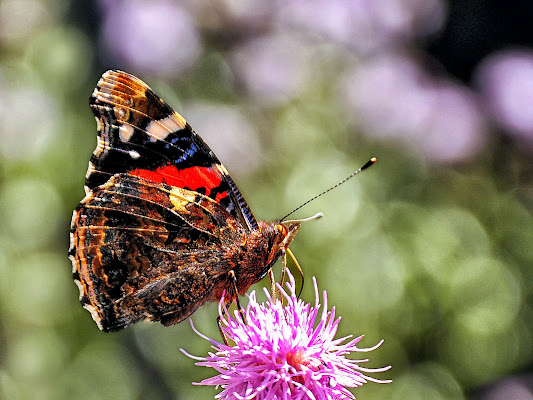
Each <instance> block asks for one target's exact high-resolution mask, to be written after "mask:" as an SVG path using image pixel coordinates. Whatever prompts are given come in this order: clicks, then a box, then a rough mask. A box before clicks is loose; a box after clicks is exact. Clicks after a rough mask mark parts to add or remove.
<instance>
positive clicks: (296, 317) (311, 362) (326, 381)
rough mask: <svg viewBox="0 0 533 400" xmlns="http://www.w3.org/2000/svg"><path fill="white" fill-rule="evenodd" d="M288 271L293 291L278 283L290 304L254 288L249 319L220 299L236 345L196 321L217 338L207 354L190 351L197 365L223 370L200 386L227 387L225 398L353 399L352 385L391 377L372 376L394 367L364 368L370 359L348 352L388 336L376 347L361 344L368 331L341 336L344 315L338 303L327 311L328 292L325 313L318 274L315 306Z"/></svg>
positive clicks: (247, 313) (226, 326)
mask: <svg viewBox="0 0 533 400" xmlns="http://www.w3.org/2000/svg"><path fill="white" fill-rule="evenodd" d="M288 275H289V282H288V283H287V288H288V293H287V292H286V291H284V290H283V289H282V287H281V286H280V285H278V289H279V291H280V293H281V295H282V297H283V298H284V299H285V301H286V305H283V304H282V301H281V300H277V301H276V300H273V299H272V298H271V297H270V296H269V294H268V292H267V291H266V290H265V292H266V293H267V297H268V301H267V302H266V303H261V304H260V303H258V302H257V300H256V294H255V291H252V293H250V295H249V302H248V306H247V307H246V310H245V312H244V314H245V319H246V323H245V322H243V320H242V318H241V316H240V314H239V312H238V311H235V314H234V316H233V317H231V316H227V315H229V314H228V313H227V312H226V311H227V310H226V309H225V305H224V300H223V299H222V300H221V301H220V308H219V313H220V317H221V322H222V330H223V332H224V335H225V336H226V338H227V339H228V340H229V341H230V342H233V343H234V345H233V346H228V345H225V344H223V343H219V342H217V341H215V340H213V339H210V338H207V337H205V336H204V335H202V334H201V333H199V332H198V331H196V329H195V328H194V326H193V329H195V332H196V333H197V334H198V335H200V336H201V337H203V338H205V339H206V340H208V341H209V342H211V344H212V345H213V346H212V347H213V349H214V350H215V352H214V353H210V354H209V356H208V357H205V358H200V357H193V356H190V355H189V354H187V353H185V354H187V355H188V356H189V357H192V358H194V359H196V360H199V362H198V363H196V365H199V366H205V367H211V368H214V369H215V370H217V371H218V372H219V373H220V374H219V375H217V376H214V377H212V378H208V379H205V380H203V381H202V382H200V383H197V385H215V386H217V387H218V386H221V387H222V388H223V389H224V390H223V391H222V392H221V393H219V394H218V395H217V396H215V398H217V399H223V400H229V399H257V400H261V399H265V400H266V399H272V400H275V399H325V400H329V399H353V398H355V397H354V395H353V394H352V393H351V392H350V391H349V390H348V389H347V387H357V386H361V385H363V384H364V383H366V382H367V381H373V382H378V383H388V382H390V381H389V380H378V379H375V378H372V377H369V376H367V375H366V374H368V373H373V372H382V371H386V370H388V369H389V368H390V366H388V367H384V368H364V367H361V366H359V364H361V363H364V362H367V361H368V360H367V359H362V360H352V359H348V358H345V356H344V355H346V354H349V353H351V352H369V351H372V350H374V349H376V348H377V347H379V346H380V345H381V343H382V342H383V341H381V342H379V343H378V344H377V345H376V346H374V347H371V348H359V347H357V343H358V342H359V341H360V340H361V339H362V336H359V337H357V338H355V339H352V340H350V341H349V342H347V343H346V340H347V339H349V338H351V337H352V336H351V335H350V336H346V337H343V338H339V339H335V338H334V336H335V334H336V332H337V328H338V325H339V322H340V317H339V318H335V308H332V310H331V311H327V294H326V292H325V291H324V308H323V309H322V312H321V313H320V314H319V309H320V307H321V305H320V303H319V293H318V287H317V284H316V280H315V279H314V278H313V283H314V287H315V297H316V299H315V305H314V306H313V307H311V305H310V304H306V303H304V302H303V301H302V300H299V299H298V298H297V296H296V293H295V286H296V285H295V282H294V277H293V276H292V275H290V272H289V273H288ZM223 310H224V311H225V312H226V313H224V312H223ZM226 316H227V317H226ZM191 325H192V322H191ZM315 325H316V326H315ZM182 351H183V350H182Z"/></svg>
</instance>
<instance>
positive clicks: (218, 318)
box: [217, 270, 246, 346]
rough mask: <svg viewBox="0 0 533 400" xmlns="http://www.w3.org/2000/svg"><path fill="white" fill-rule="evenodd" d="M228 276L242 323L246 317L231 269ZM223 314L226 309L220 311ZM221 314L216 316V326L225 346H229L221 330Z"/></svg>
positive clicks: (235, 278)
mask: <svg viewBox="0 0 533 400" xmlns="http://www.w3.org/2000/svg"><path fill="white" fill-rule="evenodd" d="M229 276H230V278H231V282H232V285H231V286H232V288H233V293H234V295H235V303H236V304H237V309H238V310H239V314H241V318H242V321H243V323H246V318H245V315H244V308H242V306H241V302H240V300H239V291H238V289H237V277H236V276H235V272H234V271H233V270H231V271H229ZM222 312H223V313H224V314H226V313H227V312H228V311H227V310H226V309H225V310H223V311H222ZM221 320H222V316H221V315H219V316H218V317H217V326H218V330H219V332H220V336H222V339H223V340H224V344H225V345H226V346H229V344H228V338H227V337H226V335H225V334H224V331H223V330H222V322H221Z"/></svg>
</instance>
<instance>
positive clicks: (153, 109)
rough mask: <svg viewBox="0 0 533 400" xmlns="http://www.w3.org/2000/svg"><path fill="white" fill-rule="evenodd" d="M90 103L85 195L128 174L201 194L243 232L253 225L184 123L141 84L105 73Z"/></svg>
mask: <svg viewBox="0 0 533 400" xmlns="http://www.w3.org/2000/svg"><path fill="white" fill-rule="evenodd" d="M90 105H91V108H92V110H93V113H94V115H95V117H96V121H97V125H98V144H97V147H96V149H95V151H94V153H93V155H92V157H91V161H90V163H89V170H88V172H87V179H86V191H87V192H89V191H90V190H94V189H96V188H97V187H98V186H99V185H101V184H103V183H105V182H107V180H108V179H109V178H111V176H113V175H114V174H117V173H128V174H130V175H135V176H139V177H142V178H145V179H149V180H151V181H153V182H158V183H167V184H169V185H172V186H175V187H180V188H183V189H188V190H194V191H197V192H200V193H203V194H205V195H206V196H208V197H210V198H211V199H213V200H215V201H216V202H218V203H220V204H221V205H222V206H223V207H224V208H225V209H226V210H227V211H228V212H229V213H230V214H231V215H232V216H233V217H234V218H235V219H237V220H238V221H240V222H241V223H242V224H243V226H244V227H246V229H247V230H249V231H250V230H253V229H257V222H256V220H255V218H254V216H253V214H252V212H251V211H250V209H249V207H248V205H247V204H246V201H245V200H244V198H243V196H242V194H241V193H240V191H239V190H238V188H237V186H236V185H235V182H234V181H233V180H232V179H231V177H230V176H229V174H228V172H227V170H226V169H225V168H224V166H223V165H222V164H221V163H220V161H219V160H218V158H217V157H216V156H215V154H214V153H213V152H212V151H211V149H209V147H208V146H207V144H206V143H205V142H204V141H203V140H202V139H201V138H200V136H199V135H197V134H196V132H194V131H193V129H192V128H191V127H190V125H189V124H188V123H187V122H186V121H185V119H184V118H183V117H182V116H181V115H179V114H178V113H177V112H175V111H174V110H173V109H172V108H171V107H170V106H169V105H168V104H166V103H165V102H164V101H163V100H162V99H161V98H160V97H159V96H158V95H157V94H155V93H154V92H153V91H152V90H151V89H150V88H149V87H148V86H147V85H146V84H145V83H144V82H143V81H141V80H140V79H138V78H136V77H134V76H133V75H130V74H127V73H125V72H121V71H107V72H106V73H104V74H103V75H102V78H101V79H100V80H99V81H98V84H97V86H96V89H95V90H94V92H93V94H92V96H91V98H90Z"/></svg>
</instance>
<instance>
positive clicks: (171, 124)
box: [146, 113, 186, 142]
mask: <svg viewBox="0 0 533 400" xmlns="http://www.w3.org/2000/svg"><path fill="white" fill-rule="evenodd" d="M185 125H186V122H185V119H183V117H182V116H181V115H179V114H178V113H174V114H172V115H170V116H168V117H166V118H164V119H160V120H158V121H152V122H150V123H149V124H148V126H147V127H146V132H148V135H149V136H150V140H152V141H154V142H155V141H156V140H165V138H166V137H167V136H168V134H169V133H171V132H175V131H179V130H180V129H183V128H185Z"/></svg>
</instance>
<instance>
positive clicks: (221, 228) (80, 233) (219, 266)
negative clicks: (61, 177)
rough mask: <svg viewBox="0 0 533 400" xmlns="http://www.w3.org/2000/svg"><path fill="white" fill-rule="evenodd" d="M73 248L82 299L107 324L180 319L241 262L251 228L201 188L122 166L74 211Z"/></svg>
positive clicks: (107, 328) (106, 327) (108, 327)
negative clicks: (176, 184)
mask: <svg viewBox="0 0 533 400" xmlns="http://www.w3.org/2000/svg"><path fill="white" fill-rule="evenodd" d="M72 227H73V228H72V232H71V248H70V251H69V254H70V257H71V259H72V262H73V273H74V277H75V279H76V283H77V284H78V286H79V289H80V300H81V302H82V304H83V306H84V307H85V308H86V309H88V310H89V311H90V312H91V314H92V317H93V319H94V320H95V321H96V322H97V324H98V326H99V327H100V329H102V330H104V331H115V330H119V329H122V328H124V327H125V326H127V325H130V324H132V323H133V322H136V321H138V320H141V319H148V320H154V321H161V322H162V323H164V324H171V323H176V322H179V321H181V320H183V319H184V318H186V317H187V316H189V315H190V314H192V313H193V312H194V311H195V310H196V309H197V308H198V307H199V306H200V305H202V304H203V303H204V302H205V301H206V300H208V299H209V296H210V295H211V294H212V291H213V288H214V287H215V286H217V285H222V284H223V282H224V281H225V280H226V279H227V275H228V271H229V270H230V269H232V268H234V267H235V265H234V263H233V261H232V260H233V259H232V257H231V256H228V254H230V255H231V254H236V252H238V246H240V244H241V243H243V242H244V241H245V236H246V233H245V230H244V228H243V227H242V225H241V224H240V223H239V222H237V221H236V220H235V218H233V217H232V216H231V215H230V214H229V213H228V212H227V211H226V209H225V208H224V207H222V206H221V205H220V204H218V203H217V202H216V201H214V200H212V199H211V198H209V197H207V196H204V195H202V194H201V193H198V192H194V191H189V190H186V189H182V188H178V187H172V186H170V185H167V184H165V183H156V182H152V181H149V180H146V179H142V178H139V177H136V176H131V175H128V174H117V175H114V176H113V177H112V178H111V179H109V180H108V181H107V182H106V183H105V184H103V185H101V186H99V187H98V188H96V189H95V190H94V191H91V192H90V193H89V195H87V196H86V198H85V199H84V200H83V201H82V202H81V203H80V205H79V206H78V207H77V209H76V210H75V211H74V215H73V224H72Z"/></svg>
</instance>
